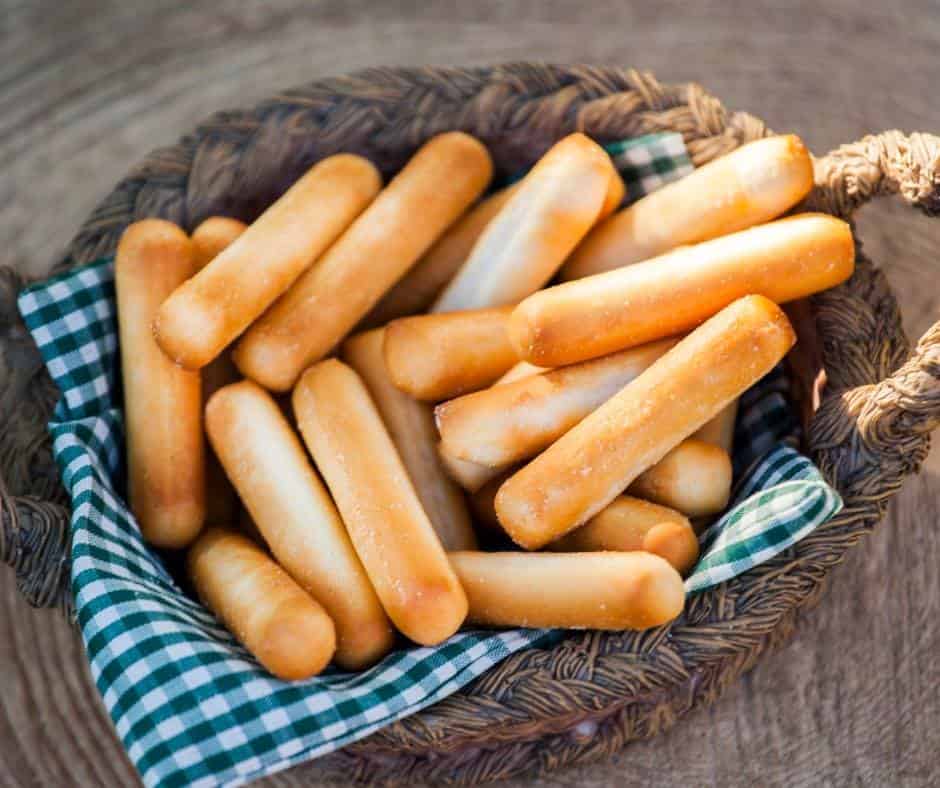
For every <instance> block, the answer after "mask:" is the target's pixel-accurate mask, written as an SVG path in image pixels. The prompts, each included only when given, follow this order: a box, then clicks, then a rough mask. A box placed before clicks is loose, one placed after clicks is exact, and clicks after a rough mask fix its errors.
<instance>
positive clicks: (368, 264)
mask: <svg viewBox="0 0 940 788" xmlns="http://www.w3.org/2000/svg"><path fill="white" fill-rule="evenodd" d="M492 172H493V165H492V162H491V161H490V156H489V153H487V151H486V148H484V147H483V145H482V144H480V142H478V141H477V140H475V139H474V138H473V137H470V136H468V135H466V134H463V133H461V132H450V133H448V134H441V135H439V136H437V137H434V138H433V139H431V140H430V141H429V142H427V143H425V144H424V146H423V147H422V148H421V149H420V150H419V151H418V152H417V153H416V154H415V155H414V156H413V157H412V158H411V160H410V161H409V162H408V164H407V165H406V166H405V168H404V169H403V170H402V171H401V172H400V173H398V175H396V176H395V178H394V180H392V182H391V183H389V185H388V186H387V187H386V188H385V189H384V190H383V191H382V193H381V194H380V195H379V196H378V198H376V200H375V202H374V203H372V205H370V206H369V208H368V209H367V210H366V211H365V212H364V213H363V214H362V216H360V217H359V218H358V219H357V220H356V221H355V223H354V224H353V225H352V227H350V228H349V230H348V231H347V232H346V233H345V234H344V235H343V236H342V237H341V238H340V239H339V241H337V242H336V244H334V246H333V247H332V248H331V249H330V250H329V251H328V252H327V253H326V254H325V255H324V256H323V257H322V258H321V259H319V260H318V261H317V262H316V263H315V264H314V265H313V266H312V267H311V268H310V270H309V271H307V272H306V273H305V274H304V275H303V276H302V277H301V278H300V279H299V280H298V281H297V282H296V284H294V286H293V287H291V288H290V290H288V291H287V293H285V294H284V296H283V298H281V299H280V300H279V301H278V302H277V303H276V304H275V305H274V306H273V307H272V308H271V309H270V311H269V312H268V313H267V314H266V315H265V316H264V317H263V318H261V320H259V321H258V322H257V323H256V324H255V325H254V326H252V327H251V329H249V330H248V332H247V333H246V334H245V336H244V337H242V339H241V340H240V341H239V343H238V345H237V346H236V348H235V363H236V364H237V365H238V368H239V369H240V370H241V371H242V372H243V373H244V374H245V375H246V376H247V377H249V378H252V379H254V380H257V381H258V382H259V383H261V384H262V385H264V386H266V387H267V388H270V389H273V390H275V391H286V390H287V389H289V388H291V386H293V385H294V383H295V382H296V381H297V378H298V377H299V376H300V373H301V372H302V371H303V370H304V368H305V367H307V366H308V365H310V364H312V363H313V362H315V361H318V360H319V359H321V358H323V357H324V356H325V355H326V354H327V353H329V352H330V350H331V349H332V348H333V347H334V346H335V345H336V344H337V343H339V342H340V340H342V339H343V337H345V336H346V334H348V333H349V331H350V330H351V329H352V328H353V327H354V326H355V325H356V323H358V322H359V320H360V319H361V318H362V317H363V316H364V315H365V314H366V313H368V311H369V310H370V309H372V307H373V306H374V305H375V303H376V302H377V301H378V300H379V298H381V297H382V295H384V294H385V293H386V292H387V291H388V290H389V288H391V286H392V285H394V284H395V282H397V281H398V280H399V279H400V278H401V277H402V275H403V274H404V273H405V272H406V271H407V270H408V269H409V268H411V266H412V265H414V263H415V262H416V261H417V260H418V258H419V257H421V255H422V254H424V252H425V251H426V250H427V249H428V247H430V245H431V244H432V243H434V241H435V239H437V237H438V236H440V235H441V233H443V232H444V230H445V229H446V228H447V226H448V225H450V224H451V222H453V221H454V219H456V218H457V217H458V216H460V214H461V213H463V211H464V209H465V208H466V207H467V206H468V205H470V204H471V203H472V202H473V201H474V200H475V199H476V198H477V197H479V196H480V193H481V192H482V191H483V190H484V189H485V188H486V185H487V183H489V180H490V176H491V175H492Z"/></svg>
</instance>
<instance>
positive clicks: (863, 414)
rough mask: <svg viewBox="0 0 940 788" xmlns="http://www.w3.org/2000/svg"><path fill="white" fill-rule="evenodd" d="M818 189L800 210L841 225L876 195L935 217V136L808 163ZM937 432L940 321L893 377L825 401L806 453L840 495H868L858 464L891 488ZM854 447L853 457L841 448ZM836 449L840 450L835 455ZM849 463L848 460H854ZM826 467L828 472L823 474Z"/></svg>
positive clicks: (902, 138)
mask: <svg viewBox="0 0 940 788" xmlns="http://www.w3.org/2000/svg"><path fill="white" fill-rule="evenodd" d="M814 168H815V178H816V188H815V189H814V191H813V194H812V196H811V197H810V199H809V200H807V203H806V207H807V208H810V209H815V210H822V211H825V212H827V213H831V214H834V215H836V216H841V217H843V218H845V219H847V220H850V219H851V218H852V215H853V214H854V213H855V211H856V210H858V209H859V208H860V207H861V206H862V205H864V204H865V203H867V202H869V201H870V200H872V199H873V198H875V197H878V196H882V195H898V196H900V197H901V198H902V199H903V200H904V201H905V202H906V203H907V204H908V205H910V206H912V207H914V208H917V209H918V210H920V211H922V212H923V213H924V214H926V215H927V216H937V215H938V214H940V137H937V136H935V135H933V134H925V133H913V134H910V135H907V134H903V133H902V132H900V131H897V130H892V131H886V132H883V133H881V134H874V135H869V136H867V137H864V138H863V139H861V140H859V141H858V142H855V143H852V144H849V145H843V146H842V147H840V148H837V149H836V150H834V151H832V152H831V153H829V154H828V155H827V156H824V157H822V158H820V159H817V160H816V161H815V162H814ZM938 426H940V321H938V322H936V323H934V324H933V326H931V327H930V328H929V329H928V330H927V331H926V332H925V333H924V335H923V336H922V337H921V338H920V341H919V342H918V343H917V346H916V348H915V349H914V351H913V353H912V354H911V356H910V358H909V359H908V360H907V361H906V362H905V363H904V364H903V365H902V366H901V367H900V368H899V369H897V370H896V371H895V372H894V373H893V374H891V375H889V376H888V377H887V378H885V379H884V380H882V381H880V382H878V383H873V384H870V385H863V386H857V387H855V388H851V389H848V390H846V391H844V392H842V393H841V395H840V396H838V397H831V398H829V399H828V400H826V401H824V402H823V404H822V406H821V407H820V409H819V412H818V413H817V414H816V417H815V418H814V424H813V434H812V447H813V449H814V450H815V451H816V452H817V455H816V456H817V459H818V461H819V462H820V465H821V466H824V467H823V470H824V472H827V471H828V472H829V473H831V474H833V477H837V478H839V479H840V482H841V483H842V484H844V485H845V487H844V488H843V489H847V490H851V491H853V492H856V493H857V494H859V495H865V494H866V489H865V487H866V481H865V480H866V478H870V477H869V476H868V475H867V474H865V473H860V472H857V471H859V470H860V469H859V468H857V467H855V465H856V463H863V464H865V465H872V464H875V465H880V466H881V467H882V471H883V473H884V474H886V475H887V474H890V473H892V472H893V473H894V474H895V475H896V478H897V483H898V484H900V480H901V479H902V478H903V477H904V476H905V475H907V474H910V473H915V472H916V471H917V470H918V469H919V468H920V465H921V463H922V462H923V460H924V459H925V458H926V456H927V452H928V450H929V448H930V433H931V432H932V431H933V430H934V429H936V428H937V427H938ZM849 445H852V448H853V450H852V451H846V450H845V448H846V446H849ZM840 447H841V450H840ZM852 458H854V461H853V460H852ZM826 465H829V467H828V468H827V467H825V466H826Z"/></svg>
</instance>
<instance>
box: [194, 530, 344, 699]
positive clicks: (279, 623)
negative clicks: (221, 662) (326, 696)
mask: <svg viewBox="0 0 940 788" xmlns="http://www.w3.org/2000/svg"><path fill="white" fill-rule="evenodd" d="M187 567H188V569H189V575H190V577H191V578H192V580H193V585H194V586H195V587H196V593H197V594H198V595H199V598H200V599H201V600H202V601H203V602H204V603H205V605H206V607H208V608H209V609H210V610H211V611H212V612H213V613H215V614H216V616H218V617H219V618H220V619H222V622H223V623H224V624H225V626H226V627H227V628H228V630H229V631H230V632H231V633H232V634H233V635H234V636H235V637H236V638H238V640H240V641H241V642H242V643H243V644H244V646H245V648H247V649H248V650H249V651H250V652H251V653H252V654H253V655H254V656H255V657H256V658H257V660H258V662H260V663H261V664H262V665H263V666H264V667H265V668H266V669H267V670H268V672H270V673H272V674H273V675H275V676H277V677H278V678H280V679H284V680H285V681H296V680H300V679H306V678H310V677H311V676H315V675H317V674H318V673H319V672H320V671H321V670H323V669H324V668H325V667H326V666H327V664H328V663H329V661H330V659H332V657H333V652H334V651H335V650H336V629H335V627H334V626H333V621H332V620H331V619H330V617H329V616H328V615H327V613H326V611H325V610H324V609H323V608H322V607H321V606H320V604H319V603H318V602H317V601H316V600H315V599H314V598H313V597H311V596H310V594H308V593H307V592H306V591H304V590H303V589H302V588H301V587H300V586H299V585H297V583H295V582H294V580H292V579H291V577H290V575H289V574H287V572H285V571H284V570H283V569H281V567H279V566H278V565H277V564H276V563H275V562H274V561H273V560H271V558H269V557H268V555H267V553H265V552H264V550H262V549H261V548H260V547H258V546H257V545H255V544H254V543H253V542H252V541H251V540H250V539H247V538H246V537H244V536H241V535H240V534H236V533H232V532H230V531H225V530H223V529H221V528H210V529H208V530H207V531H206V532H205V533H204V534H203V535H202V536H200V537H199V539H198V540H197V541H196V543H195V544H194V545H193V546H192V547H191V548H190V551H189V556H188V558H187Z"/></svg>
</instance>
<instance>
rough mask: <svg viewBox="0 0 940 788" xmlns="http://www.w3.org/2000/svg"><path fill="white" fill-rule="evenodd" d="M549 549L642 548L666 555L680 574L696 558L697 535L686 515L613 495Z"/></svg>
mask: <svg viewBox="0 0 940 788" xmlns="http://www.w3.org/2000/svg"><path fill="white" fill-rule="evenodd" d="M548 549H549V550H552V551H555V552H565V553H568V552H573V553H589V552H593V551H600V550H613V551H615V552H631V551H633V550H643V551H645V552H647V553H655V554H656V555H658V556H660V557H661V558H665V559H666V560H667V561H668V562H669V563H670V564H671V565H672V566H673V567H674V568H675V569H676V571H677V572H679V573H680V574H682V575H684V574H685V573H686V572H688V571H689V570H690V569H691V568H692V567H693V566H695V562H696V561H697V560H698V539H697V537H696V536H695V531H694V530H692V524H691V523H690V522H689V520H688V518H686V517H684V516H683V515H682V514H680V513H679V512H677V511H676V510H675V509H670V508H668V507H666V506H659V505H658V504H655V503H650V502H648V501H641V500H640V499H639V498H631V497H630V496H629V495H621V496H620V497H619V498H615V499H614V501H613V503H611V504H609V505H608V506H607V507H605V508H604V509H601V511H599V512H598V513H597V514H595V515H594V516H593V517H592V518H591V519H590V520H588V521H587V522H586V523H585V524H584V525H582V526H581V527H580V528H575V529H574V530H573V531H572V532H571V533H569V534H566V535H565V536H563V537H561V539H556V540H555V541H554V542H551V543H549V545H548Z"/></svg>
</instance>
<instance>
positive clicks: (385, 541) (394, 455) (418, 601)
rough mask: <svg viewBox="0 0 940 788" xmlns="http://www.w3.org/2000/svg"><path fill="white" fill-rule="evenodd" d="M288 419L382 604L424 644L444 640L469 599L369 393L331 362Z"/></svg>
mask: <svg viewBox="0 0 940 788" xmlns="http://www.w3.org/2000/svg"><path fill="white" fill-rule="evenodd" d="M293 402H294V413H295V414H296V415H297V422H298V424H299V425H300V431H301V433H302V434H303V437H304V441H305V442H306V444H307V448H308V449H310V453H311V454H312V455H313V458H314V461H315V462H316V464H317V467H318V468H319V469H320V473H322V474H323V478H324V479H325V480H326V483H327V485H328V486H329V488H330V492H332V493H333V498H334V499H335V500H336V505H337V507H339V510H340V512H341V513H342V516H343V521H344V522H345V523H346V529H347V531H348V532H349V536H350V538H351V539H352V542H353V545H355V548H356V551H357V553H358V554H359V557H360V558H361V559H362V563H363V565H364V566H365V568H366V572H368V574H369V579H370V580H371V581H372V585H373V586H374V587H375V590H376V593H377V594H378V595H379V599H381V600H382V605H383V606H384V607H385V610H386V612H387V613H388V615H389V617H390V618H391V619H392V621H393V622H394V624H395V626H396V627H398V629H399V630H400V631H401V632H402V633H403V634H404V635H405V636H407V637H409V638H411V640H413V641H415V642H416V643H421V644H422V645H428V646H429V645H434V644H436V643H440V642H442V641H443V640H446V639H447V638H448V637H450V636H451V635H453V634H454V632H456V631H457V629H458V628H459V627H460V624H461V623H462V622H463V620H464V618H465V617H466V614H467V598H466V596H465V595H464V592H463V589H462V588H461V587H460V583H459V582H458V581H457V577H456V575H455V574H454V572H453V570H452V569H451V567H450V564H449V563H448V561H447V555H446V554H445V553H444V550H443V548H442V547H441V543H440V540H439V539H438V538H437V534H435V533H434V528H433V526H432V525H431V523H430V521H429V520H428V516H427V514H425V512H424V509H422V508H421V502H420V501H419V500H418V496H417V495H416V494H415V491H414V487H413V486H412V484H411V482H410V481H409V479H408V474H407V472H406V471H405V468H404V466H403V465H402V462H401V458H400V457H399V456H398V452H397V451H396V450H395V445H394V444H393V443H392V440H391V438H390V437H389V436H388V432H386V430H385V426H384V425H383V424H382V419H381V417H380V416H379V413H378V411H377V410H376V408H375V405H374V404H373V402H372V399H371V398H370V397H369V392H368V391H367V390H366V387H365V385H364V384H363V383H362V381H361V380H360V379H359V376H358V375H357V374H356V373H355V372H354V371H353V370H352V369H350V368H349V367H348V366H346V365H345V364H343V363H342V362H340V361H337V360H336V359H328V360H326V361H321V362H320V363H319V364H315V365H314V366H312V367H310V369H308V370H307V371H306V372H305V373H304V374H303V376H302V377H301V378H300V380H299V381H298V383H297V386H296V387H295V389H294V396H293Z"/></svg>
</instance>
